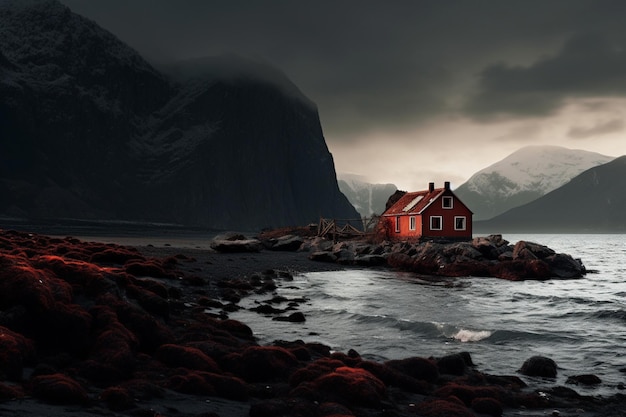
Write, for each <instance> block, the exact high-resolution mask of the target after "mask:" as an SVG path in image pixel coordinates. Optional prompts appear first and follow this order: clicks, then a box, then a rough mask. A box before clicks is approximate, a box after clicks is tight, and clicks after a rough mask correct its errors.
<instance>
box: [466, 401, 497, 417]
mask: <svg viewBox="0 0 626 417" xmlns="http://www.w3.org/2000/svg"><path fill="white" fill-rule="evenodd" d="M472 409H473V410H474V411H476V412H477V413H480V414H486V415H488V416H492V417H500V416H501V415H502V413H503V409H502V404H501V403H500V401H498V400H496V399H494V398H481V397H479V398H476V399H474V400H473V401H472Z"/></svg>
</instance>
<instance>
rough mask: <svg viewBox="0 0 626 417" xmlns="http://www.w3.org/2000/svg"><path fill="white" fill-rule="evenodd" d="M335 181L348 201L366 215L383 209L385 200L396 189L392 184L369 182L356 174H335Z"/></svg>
mask: <svg viewBox="0 0 626 417" xmlns="http://www.w3.org/2000/svg"><path fill="white" fill-rule="evenodd" d="M337 183H338V184H339V190H340V191H341V192H342V193H343V194H344V195H345V196H346V197H347V198H348V201H350V203H351V204H352V205H353V206H354V208H355V209H356V210H357V211H358V212H359V213H360V214H361V216H366V217H368V216H371V215H372V214H381V213H382V212H383V211H385V204H386V203H387V200H388V199H389V197H390V196H391V195H392V194H393V193H395V192H396V190H397V189H398V188H397V187H396V186H395V185H393V184H371V183H369V182H367V181H366V180H365V177H364V176H362V175H356V174H337Z"/></svg>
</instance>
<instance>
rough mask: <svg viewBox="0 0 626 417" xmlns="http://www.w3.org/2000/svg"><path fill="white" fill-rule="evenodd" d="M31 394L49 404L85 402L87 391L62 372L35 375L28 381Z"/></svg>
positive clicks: (87, 398)
mask: <svg viewBox="0 0 626 417" xmlns="http://www.w3.org/2000/svg"><path fill="white" fill-rule="evenodd" d="M30 384H31V387H32V393H33V396H35V397H37V398H39V399H40V400H42V401H44V402H47V403H50V404H85V403H87V401H88V400H89V397H88V395H87V391H86V390H85V389H84V388H83V387H82V386H81V385H80V384H79V383H78V382H76V381H75V380H74V379H72V378H70V377H69V376H67V375H63V374H52V375H41V376H36V377H34V378H33V379H32V380H31V381H30Z"/></svg>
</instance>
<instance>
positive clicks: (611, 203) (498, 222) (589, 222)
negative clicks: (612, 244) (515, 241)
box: [474, 155, 626, 233]
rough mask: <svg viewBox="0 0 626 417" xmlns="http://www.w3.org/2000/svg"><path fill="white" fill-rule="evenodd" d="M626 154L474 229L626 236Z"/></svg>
mask: <svg viewBox="0 0 626 417" xmlns="http://www.w3.org/2000/svg"><path fill="white" fill-rule="evenodd" d="M625 179H626V155H624V156H620V157H618V158H615V159H613V160H612V161H610V162H608V163H606V164H602V165H599V166H596V167H592V168H590V169H588V170H586V171H584V172H583V173H581V174H579V175H578V176H576V177H574V178H573V179H572V180H570V181H569V182H568V183H567V184H565V185H563V186H562V187H559V188H557V189H555V190H553V191H551V192H549V193H548V194H546V195H544V196H542V197H540V198H538V199H536V200H534V201H531V202H529V203H527V204H525V205H523V206H520V207H516V208H513V209H511V210H508V211H507V212H505V213H503V214H501V215H499V216H497V217H495V218H493V219H490V220H487V221H483V222H475V223H474V226H475V230H481V231H490V232H493V231H496V230H497V231H498V233H501V232H528V233H625V232H626V193H625V192H624V190H625V189H626V180H625Z"/></svg>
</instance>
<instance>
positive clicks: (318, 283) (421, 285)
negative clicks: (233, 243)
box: [231, 234, 626, 395]
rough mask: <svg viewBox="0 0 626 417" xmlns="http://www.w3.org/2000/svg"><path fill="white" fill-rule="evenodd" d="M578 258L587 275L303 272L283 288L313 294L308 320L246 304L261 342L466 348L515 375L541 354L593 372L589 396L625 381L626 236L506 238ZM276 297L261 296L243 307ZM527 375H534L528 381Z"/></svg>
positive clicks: (494, 369) (414, 351)
mask: <svg viewBox="0 0 626 417" xmlns="http://www.w3.org/2000/svg"><path fill="white" fill-rule="evenodd" d="M504 238H505V239H507V240H509V241H510V242H512V243H515V242H517V241H518V240H527V241H533V242H537V243H541V244H544V245H547V246H549V247H551V248H552V249H554V250H556V251H557V252H560V253H568V254H570V255H572V256H574V257H575V258H581V259H582V261H583V263H584V264H585V266H586V267H587V269H588V270H589V271H590V273H589V274H588V275H587V276H586V277H584V278H581V279H570V280H559V279H552V280H547V281H520V282H512V281H506V280H502V279H497V278H479V277H462V278H437V279H433V278H432V277H426V276H420V275H416V274H412V273H401V272H393V271H390V270H384V269H347V270H342V271H335V272H315V273H304V274H297V275H295V277H294V280H293V281H285V282H281V283H280V285H279V289H278V293H279V295H282V296H284V297H287V298H291V299H301V298H304V299H305V300H306V301H304V302H301V303H300V304H299V307H298V310H299V311H301V312H303V313H304V315H305V317H306V322H304V323H289V322H279V321H273V320H272V319H271V317H269V316H263V315H259V314H257V313H254V312H250V311H246V310H241V311H239V312H237V313H233V314H231V318H234V319H239V320H241V321H243V322H245V323H247V324H248V325H249V326H250V327H251V328H252V330H253V331H254V333H255V335H256V337H257V338H258V340H259V342H260V343H262V344H269V343H272V342H273V341H274V340H290V341H292V340H298V339H300V340H304V341H306V342H321V343H324V344H326V345H328V346H330V347H331V348H332V349H333V350H336V351H341V352H347V351H348V350H349V349H355V350H356V351H357V352H359V353H360V354H361V356H363V357H365V358H367V359H371V360H378V361H384V360H388V359H401V358H407V357H413V356H421V357H429V356H435V357H440V356H443V355H446V354H452V353H458V352H461V351H467V352H469V353H470V354H471V356H472V359H473V361H474V363H475V364H476V365H477V369H479V370H480V371H482V372H486V373H491V374H496V375H515V374H516V371H517V370H518V369H519V368H520V367H521V365H522V363H523V362H524V361H525V360H526V359H528V358H530V357H531V356H534V355H542V356H547V357H549V358H552V359H553V360H555V361H556V363H557V365H558V367H559V369H558V377H557V380H556V381H554V383H555V384H559V385H563V384H565V381H566V379H567V377H569V376H574V375H581V374H595V375H597V376H599V377H600V378H601V380H602V384H601V385H600V386H597V387H586V388H585V387H574V388H576V389H577V390H578V391H579V392H581V393H582V394H586V395H611V394H613V393H616V392H620V391H619V386H620V384H626V373H625V372H624V368H626V266H625V262H626V235H610V234H609V235H508V236H504ZM268 298H270V296H268V295H255V296H253V297H250V298H246V299H244V300H243V301H242V303H241V305H242V306H244V307H253V306H254V305H256V304H258V303H259V302H262V301H264V300H267V299H268ZM527 382H528V381H527Z"/></svg>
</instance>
